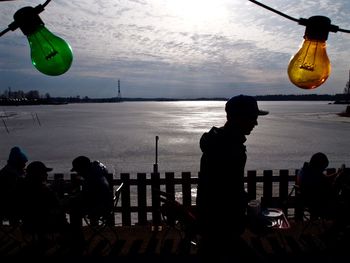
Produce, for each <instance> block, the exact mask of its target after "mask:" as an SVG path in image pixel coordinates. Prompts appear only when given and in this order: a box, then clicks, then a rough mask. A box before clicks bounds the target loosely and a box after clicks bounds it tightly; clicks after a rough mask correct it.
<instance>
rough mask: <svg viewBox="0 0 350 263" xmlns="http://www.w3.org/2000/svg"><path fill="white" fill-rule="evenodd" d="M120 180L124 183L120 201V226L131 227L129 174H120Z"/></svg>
mask: <svg viewBox="0 0 350 263" xmlns="http://www.w3.org/2000/svg"><path fill="white" fill-rule="evenodd" d="M120 179H121V180H122V182H123V183H124V186H123V188H124V189H123V191H122V192H121V201H122V225H123V226H131V205H130V203H131V202H130V174H128V173H121V174H120Z"/></svg>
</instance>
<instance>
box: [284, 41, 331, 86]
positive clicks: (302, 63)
mask: <svg viewBox="0 0 350 263" xmlns="http://www.w3.org/2000/svg"><path fill="white" fill-rule="evenodd" d="M330 73H331V64H330V61H329V58H328V55H327V51H326V41H323V40H310V39H308V38H307V37H306V38H305V40H304V42H303V44H302V46H301V48H300V49H299V51H298V52H297V53H296V54H295V55H294V56H293V57H292V58H291V60H290V62H289V66H288V76H289V79H290V81H291V82H292V83H293V84H294V85H296V86H298V87H299V88H302V89H315V88H317V87H318V86H320V85H321V84H322V83H324V82H325V81H326V80H327V78H328V76H329V75H330Z"/></svg>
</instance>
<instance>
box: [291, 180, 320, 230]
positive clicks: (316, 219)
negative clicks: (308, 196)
mask: <svg viewBox="0 0 350 263" xmlns="http://www.w3.org/2000/svg"><path fill="white" fill-rule="evenodd" d="M293 194H294V195H293ZM293 196H294V198H295V219H296V220H299V221H303V222H304V226H303V228H302V230H301V232H300V235H299V236H302V235H303V234H304V233H305V231H306V230H307V229H308V228H309V227H311V226H317V225H319V226H321V229H324V228H325V225H326V222H325V220H326V219H325V217H324V215H322V213H320V212H319V211H316V210H315V209H313V207H312V205H311V204H308V203H307V202H306V201H305V198H304V196H303V193H302V191H301V188H300V185H299V184H294V185H293V188H292V190H291V191H290V193H289V194H288V199H291V198H292V197H293Z"/></svg>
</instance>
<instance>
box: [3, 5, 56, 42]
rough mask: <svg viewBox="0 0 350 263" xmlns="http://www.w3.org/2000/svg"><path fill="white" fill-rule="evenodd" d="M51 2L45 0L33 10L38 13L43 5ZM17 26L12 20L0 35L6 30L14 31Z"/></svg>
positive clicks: (42, 8) (43, 7)
mask: <svg viewBox="0 0 350 263" xmlns="http://www.w3.org/2000/svg"><path fill="white" fill-rule="evenodd" d="M50 2H51V0H46V1H45V3H43V4H40V5H37V6H36V7H35V8H34V10H35V11H36V13H37V14H40V13H41V12H42V11H44V9H45V7H46V6H47V5H48V4H49V3H50ZM17 28H18V25H17V23H16V22H15V21H14V22H12V23H11V24H9V25H8V27H7V28H6V29H5V30H3V31H1V32H0V37H1V36H3V35H5V34H6V33H7V32H9V31H10V30H11V31H15V30H16V29H17Z"/></svg>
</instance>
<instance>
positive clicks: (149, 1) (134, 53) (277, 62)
mask: <svg viewBox="0 0 350 263" xmlns="http://www.w3.org/2000/svg"><path fill="white" fill-rule="evenodd" d="M44 2H45V1H44V0H42V1H38V0H35V1H34V0H32V1H21V0H17V1H5V2H0V27H1V28H0V30H1V31H2V30H3V29H5V28H7V26H8V25H9V24H10V23H11V22H12V21H13V14H14V13H15V12H16V11H17V10H18V9H20V8H21V7H24V6H33V7H35V6H36V5H38V4H43V3H44ZM260 2H262V3H264V4H266V5H268V6H271V7H273V8H275V9H278V10H280V11H281V12H284V13H286V14H287V15H289V16H292V17H295V18H301V17H302V18H309V17H311V16H314V15H323V16H327V17H329V18H330V19H331V21H332V24H334V25H337V26H339V27H340V28H343V29H350V19H349V14H350V1H348V0H293V1H285V0H261V1H260ZM40 17H41V18H42V20H43V21H44V22H45V25H46V27H47V28H48V29H49V30H50V31H51V32H52V33H54V34H56V35H57V36H60V37H62V38H63V39H65V40H66V41H67V42H69V43H70V45H71V47H72V49H73V54H74V58H73V64H72V66H71V68H70V69H69V71H68V72H66V73H65V74H63V75H61V76H56V77H50V76H46V75H43V74H42V73H40V72H39V71H37V70H36V69H35V68H34V67H33V66H32V64H31V61H30V50H29V47H28V43H27V39H26V37H25V36H24V35H23V34H22V32H21V31H20V30H19V29H18V30H16V31H10V32H8V33H6V34H5V35H3V36H2V37H1V38H0V93H2V92H3V91H4V90H6V89H7V88H8V87H11V89H12V90H24V91H27V90H31V89H37V90H39V91H40V93H43V94H44V93H46V92H48V93H50V95H51V96H77V95H80V96H89V97H94V98H99V97H115V96H116V95H117V82H118V79H120V81H121V94H122V96H123V97H172V98H196V97H230V96H233V95H236V94H240V93H244V94H250V95H263V94H314V93H317V94H336V93H342V92H343V89H344V87H345V84H346V82H347V81H348V79H349V69H350V34H347V33H342V32H337V33H332V32H331V33H330V34H329V37H328V41H327V45H328V46H327V50H328V56H329V58H330V60H331V64H332V73H331V75H330V77H329V78H328V80H327V81H326V83H325V84H323V85H321V86H320V87H318V88H317V89H314V90H310V91H305V90H302V89H300V88H298V87H296V86H294V85H293V84H292V83H291V82H290V81H289V79H288V75H287V66H288V63H289V60H290V58H291V56H292V55H294V54H295V53H296V52H297V50H298V49H299V47H300V44H301V43H302V41H303V35H304V31H305V27H304V26H301V25H298V23H297V22H294V21H291V20H288V19H286V18H284V17H282V16H280V15H278V14H275V13H273V12H271V11H268V10H266V9H264V8H262V7H260V6H258V5H256V4H253V3H251V2H249V1H248V0H128V1H127V0H95V1H93V0H74V1H72V0H53V1H51V2H50V3H49V4H48V5H47V6H46V8H45V10H44V11H43V12H42V13H41V14H40Z"/></svg>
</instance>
